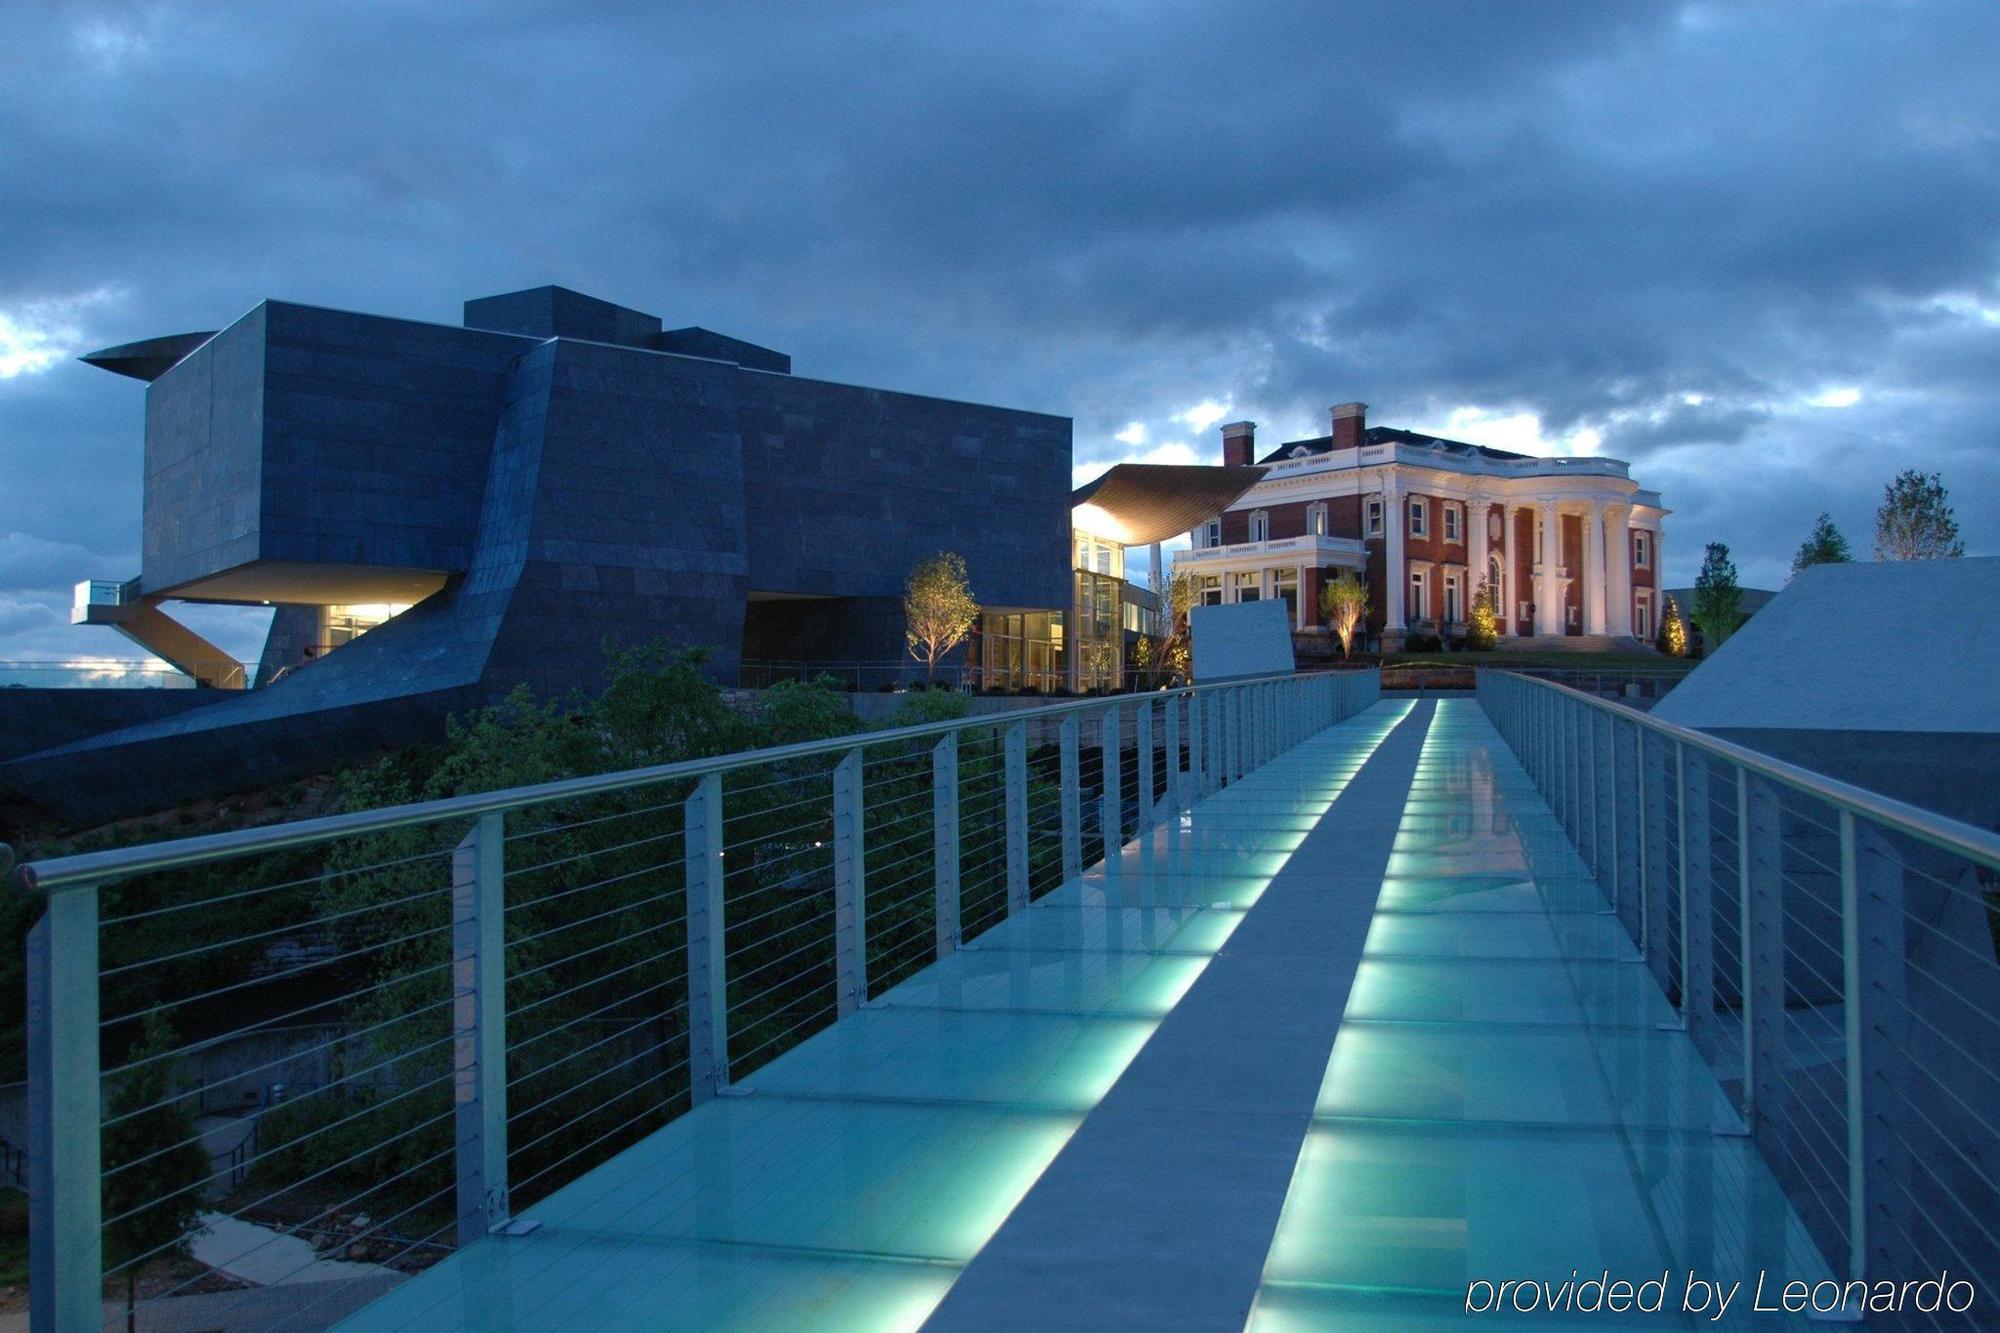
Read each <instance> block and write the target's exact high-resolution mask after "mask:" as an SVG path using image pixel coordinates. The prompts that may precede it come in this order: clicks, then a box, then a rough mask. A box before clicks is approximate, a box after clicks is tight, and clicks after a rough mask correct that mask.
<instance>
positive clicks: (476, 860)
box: [451, 811, 508, 1245]
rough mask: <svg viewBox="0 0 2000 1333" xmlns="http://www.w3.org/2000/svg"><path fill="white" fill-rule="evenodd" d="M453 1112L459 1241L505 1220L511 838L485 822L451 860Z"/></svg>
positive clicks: (494, 821)
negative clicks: (508, 895) (509, 848)
mask: <svg viewBox="0 0 2000 1333" xmlns="http://www.w3.org/2000/svg"><path fill="white" fill-rule="evenodd" d="M451 982H452V986H451V990H452V1034H451V1055H452V1060H451V1065H452V1069H451V1075H452V1110H453V1120H454V1128H455V1130H456V1135H455V1137H456V1139H457V1164H458V1242H459V1244H461V1245H469V1244H471V1243H472V1242H473V1241H475V1240H478V1239H479V1238H480V1237H482V1236H484V1235H486V1234H487V1233H488V1232H490V1231H492V1230H493V1229H494V1228H495V1227H497V1226H500V1225H502V1224H503V1223H505V1222H506V1220H507V1211H508V1205H507V833H506V825H505V822H504V816H502V815H501V814H500V813H499V812H498V811H494V812H491V813H488V814H483V815H481V816H479V818H478V819H477V820H475V821H474V822H473V825H472V831H471V832H470V833H467V834H466V835H465V837H464V839H462V840H461V841H460V842H459V844H458V846H457V847H455V848H453V849H452V854H451Z"/></svg>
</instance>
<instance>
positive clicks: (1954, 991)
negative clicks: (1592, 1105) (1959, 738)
mask: <svg viewBox="0 0 2000 1333" xmlns="http://www.w3.org/2000/svg"><path fill="white" fill-rule="evenodd" d="M1478 688H1479V699H1480V702H1481V703H1482V704H1483V705H1484V707H1485V710H1486V711H1487V713H1488V714H1489V715H1490V716H1491V717H1492V719H1493V721H1494V723H1495V724H1496V726H1497V727H1498V728H1499V730H1500V732H1501V734H1502V735H1503V736H1504V737H1505V738H1506V739H1507V741H1508V743H1509V745H1510V746H1511V747H1512V748H1513V750H1514V752H1515V753H1516V754H1517V755H1518V756H1519V757H1520V759H1521V761H1522V763H1523V764H1524V766H1525V767H1526V768H1527V770H1528V772H1529V774H1530V776H1531V777H1532V779H1533V780H1534V782H1535V784H1536V786H1537V787H1539V788H1540V790H1541V791H1542V793H1543V794H1544V796H1546V797H1547V799H1548V801H1549V804H1550V805H1551V807H1552V808H1553V809H1554V811H1555V813H1556V815H1557V816H1558V818H1559V819H1560V820H1561V822H1562V824H1563V826H1564V828H1565V830H1566V831H1567V833H1568V835H1569V837H1570V839H1571V840H1572V841H1573V842H1574V843H1575V845H1576V847H1577V849H1578V850H1579V852H1580V853H1581V854H1582V856H1583V858H1584V860H1585V861H1586V863H1587V864H1588V865H1589V866H1590V867H1591V870H1592V873H1593V874H1594V875H1595V877H1596V879H1597V881H1598V883H1599V884H1600V886H1601V887H1602V888H1603V890H1604V892H1605V894H1606V896H1607V897H1608V898H1609V899H1610V901H1611V903H1612V910H1613V911H1614V912H1615V913H1616V914H1617V916H1618V919H1619V920H1620V921H1621V922H1622V923H1623V924H1624V927H1625V929H1626V931H1627V932H1628V933H1629V935H1630V937H1631V939H1632V942H1633V944H1634V946H1635V949H1636V954H1635V957H1634V959H1633V962H1634V965H1639V964H1643V965H1644V966H1646V967H1648V968H1650V969H1651V970H1652V972H1653V973H1654V974H1655V976H1657V977H1658V979H1659V981H1660V984H1661V985H1662V986H1663V987H1664V988H1665V989H1666V991H1667V992H1668V994H1669V996H1670V997H1671V998H1672V1000H1673V1002H1674V1004H1675V1007H1676V1009H1677V1011H1678V1013H1679V1015H1680V1021H1681V1022H1682V1023H1683V1024H1684V1025H1685V1027H1686V1030H1687V1032H1688V1034H1689V1035H1690V1036H1691V1037H1692V1038H1693V1040H1694V1042H1695V1044H1696V1046H1697V1047H1698V1048H1699V1049H1700V1051H1701V1052H1702V1054H1703V1056H1704V1057H1705V1058H1706V1059H1707V1060H1708V1061H1709V1063H1710V1065H1711V1067H1712V1068H1713V1069H1714V1071H1715V1072H1716V1074H1717V1075H1718V1077H1719V1078H1720V1079H1721V1081H1722V1083H1723V1086H1724V1088H1725V1090H1727V1091H1728V1092H1730V1093H1731V1094H1732V1096H1733V1098H1734V1104H1735V1109H1736V1111H1737V1112H1738V1113H1740V1115H1741V1124H1740V1126H1736V1127H1734V1128H1735V1129H1736V1130H1737V1131H1738V1132H1745V1133H1748V1134H1749V1135H1750V1136H1751V1137H1752V1138H1753V1139H1754V1141H1755V1142H1756V1144H1757V1145H1758V1147H1759V1148H1760V1149H1761V1150H1762V1153H1763V1156H1764V1158H1765V1159H1766V1161H1767V1162H1769V1164H1770V1165H1771V1167H1772V1169H1773V1170H1774V1171H1775V1172H1776V1174H1777V1176H1778V1178H1779V1180H1780V1182H1781V1183H1782V1184H1783V1185H1784V1187H1785V1189H1786V1191H1787V1194H1788V1196H1789V1197H1790V1199H1791V1201H1792V1203H1793V1204H1794V1206H1795V1207H1796V1209H1797V1211H1798V1213H1799V1215H1800V1217H1801V1218H1802V1219H1803V1220H1804V1222H1805V1224H1806V1226H1807V1228H1808V1230H1809V1231H1810V1232H1811V1233H1812V1235H1813V1237H1814V1239H1815V1240H1816V1241H1817V1242H1818V1244H1819V1246H1820V1249H1821V1251H1822V1253H1824V1254H1825V1255H1826V1256H1827V1257H1828V1259H1829V1260H1830V1261H1831V1262H1832V1263H1833V1264H1834V1265H1835V1267H1836V1269H1840V1268H1843V1267H1844V1268H1845V1270H1846V1271H1845V1274H1844V1276H1845V1277H1846V1278H1847V1279H1849V1280H1866V1281H1869V1282H1875V1281H1881V1280H1896V1281H1900V1280H1903V1279H1906V1278H1908V1279H1914V1278H1918V1277H1925V1276H1932V1277H1934V1276H1935V1275H1936V1274H1937V1273H1938V1272H1939V1271H1940V1270H1945V1269H1948V1270H1949V1271H1950V1272H1951V1273H1952V1274H1953V1275H1955V1276H1958V1277H1964V1278H1966V1279H1968V1280H1969V1281H1971V1282H1972V1283H1973V1284H1974V1286H1975V1287H1976V1288H1977V1290H1978V1292H1979V1293H1980V1297H1981V1299H1982V1300H1987V1299H1990V1293H1994V1292H1996V1291H2000V1285H1996V1284H2000V1220H1996V1219H2000V1109H1996V1108H2000V961H1996V939H2000V894H1996V890H2000V837H1996V836H1995V835H1994V834H1993V833H1991V832H1988V831H1986V830H1983V829H1978V828H1974V827H1972V826H1970V825H1967V824H1963V823H1960V822H1958V821H1955V820H1952V819H1948V818H1945V817H1943V816H1940V815H1937V814H1933V813H1931V812H1928V811H1925V810H1921V809H1918V808H1916V807H1913V806H1910V805H1906V804H1904V803H1902V802H1899V801H1895V800H1891V799H1888V798H1886V797H1884V796H1881V795H1878V794H1876V793H1873V792H1869V791H1865V790H1862V789H1860V788H1857V787H1853V786H1850V785H1848V784H1845V783H1842V782H1837V781H1834V780H1832V779H1829V778H1826V777H1823V776H1821V775H1819V774H1815V773H1811V772H1808V771H1806V770H1804V769H1800V768H1797V767H1794V766H1793V765H1790V764H1787V763H1784V762H1782V761H1779V760H1777V759H1774V758H1772V757H1770V756H1768V755H1763V754H1759V753H1757V752H1755V751H1752V750H1748V749H1744V748H1742V747H1740V746H1736V745H1732V744H1730V743H1728V742H1726V741H1722V740H1718V739H1716V738H1714V737H1712V736H1707V735H1703V734H1701V733H1699V732H1695V731H1691V730H1688V729H1685V728H1682V727H1678V726H1674V725H1672V724H1670V723H1664V722H1660V721H1657V720H1655V719H1653V718H1650V717H1648V716H1646V715H1645V714H1644V713H1641V712H1638V711H1636V710H1634V709H1631V708H1628V707H1625V706H1623V705H1621V704H1619V703H1616V702H1612V701H1608V700H1605V699H1602V698H1598V697H1595V696H1593V695H1589V694H1585V693H1582V692H1580V691H1577V690H1574V689H1570V688H1567V687H1565V686H1563V685H1560V684H1557V683H1555V682H1552V681H1546V680H1536V679H1531V678H1529V677H1526V676H1523V675H1519V674H1514V673H1508V672H1503V671H1498V670H1486V671H1481V672H1480V673H1479V686H1478ZM1658 1095H1660V1096H1669V1095H1671V1089H1668V1088H1666V1087H1664V1086H1662V1087H1661V1088H1660V1089H1658ZM1724 1132H1728V1127H1725V1131H1724ZM1674 1202H1675V1204H1676V1206H1679V1204H1681V1203H1690V1202H1691V1201H1674ZM1755 1222H1756V1219H1749V1218H1745V1219H1739V1220H1738V1222H1737V1224H1738V1225H1746V1226H1747V1225H1753V1224H1755ZM1984 1308H1986V1309H1987V1310H1989V1311H1990V1309H1991V1306H1990V1305H1987V1306H1986V1307H1984ZM1987 1317H1988V1318H1990V1315H1988V1316H1987ZM1949 1322H1950V1321H1949V1319H1947V1323H1948V1324H1949Z"/></svg>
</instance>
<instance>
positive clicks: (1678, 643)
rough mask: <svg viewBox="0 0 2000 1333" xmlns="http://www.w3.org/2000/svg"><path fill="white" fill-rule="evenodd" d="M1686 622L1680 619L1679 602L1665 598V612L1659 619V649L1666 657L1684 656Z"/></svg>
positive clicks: (1685, 652)
mask: <svg viewBox="0 0 2000 1333" xmlns="http://www.w3.org/2000/svg"><path fill="white" fill-rule="evenodd" d="M1687 650H1688V631H1687V622H1686V621H1684V620H1682V619H1681V604H1680V603H1679V602H1677V601H1675V600H1674V599H1673V598H1671V597H1669V598H1667V614H1666V615H1665V617H1663V618H1662V619H1661V621H1660V651H1661V652H1663V653H1665V654H1666V655H1667V656H1668V657H1686V656H1687Z"/></svg>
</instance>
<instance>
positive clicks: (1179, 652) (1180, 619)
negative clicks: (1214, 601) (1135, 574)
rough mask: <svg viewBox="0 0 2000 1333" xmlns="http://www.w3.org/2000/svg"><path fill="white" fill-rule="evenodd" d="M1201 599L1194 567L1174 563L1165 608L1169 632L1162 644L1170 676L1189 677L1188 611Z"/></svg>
mask: <svg viewBox="0 0 2000 1333" xmlns="http://www.w3.org/2000/svg"><path fill="white" fill-rule="evenodd" d="M1200 601H1201V579H1200V577H1199V576H1197V575H1196V574H1195V573H1194V571H1192V570H1188V569H1182V568H1181V567H1180V566H1179V565H1175V566H1174V571H1173V573H1172V574H1170V575H1169V576H1168V577H1167V588H1166V597H1165V599H1164V602H1165V604H1164V606H1163V607H1162V608H1161V609H1162V610H1164V611H1165V612H1166V614H1167V634H1166V638H1165V640H1164V641H1163V642H1162V643H1161V644H1160V654H1159V656H1160V668H1161V670H1163V671H1165V672H1166V674H1167V678H1168V679H1169V680H1180V681H1186V680H1188V679H1189V678H1190V677H1189V674H1188V662H1189V658H1190V656H1191V654H1190V653H1189V652H1188V615H1189V613H1190V612H1192V611H1193V610H1194V608H1195V606H1196V605H1197V604H1198V603H1199V602H1200Z"/></svg>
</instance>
